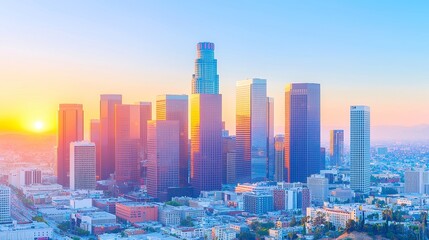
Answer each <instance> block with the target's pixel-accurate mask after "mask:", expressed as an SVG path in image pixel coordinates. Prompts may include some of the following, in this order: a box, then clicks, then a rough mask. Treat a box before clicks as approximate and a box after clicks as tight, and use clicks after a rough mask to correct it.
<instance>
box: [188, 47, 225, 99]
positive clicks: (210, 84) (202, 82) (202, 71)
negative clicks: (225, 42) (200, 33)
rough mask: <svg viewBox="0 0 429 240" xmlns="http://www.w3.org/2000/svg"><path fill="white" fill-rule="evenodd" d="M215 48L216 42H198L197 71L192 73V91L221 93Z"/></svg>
mask: <svg viewBox="0 0 429 240" xmlns="http://www.w3.org/2000/svg"><path fill="white" fill-rule="evenodd" d="M214 49H215V45H214V43H210V42H200V43H198V44H197V59H195V73H194V74H193V75H192V93H200V94H219V75H218V74H217V60H216V59H215V58H214Z"/></svg>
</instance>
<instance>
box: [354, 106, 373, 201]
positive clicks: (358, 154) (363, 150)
mask: <svg viewBox="0 0 429 240" xmlns="http://www.w3.org/2000/svg"><path fill="white" fill-rule="evenodd" d="M369 164H370V109H369V107H367V106H351V107H350V170H351V175H350V188H351V189H352V190H354V191H356V192H360V193H364V194H368V193H369V186H370V177H371V173H370V167H369Z"/></svg>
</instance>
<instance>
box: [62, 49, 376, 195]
mask: <svg viewBox="0 0 429 240" xmlns="http://www.w3.org/2000/svg"><path fill="white" fill-rule="evenodd" d="M214 50H215V45H214V44H213V43H209V42H201V43H198V44H197V58H196V60H195V66H194V67H195V71H194V74H193V76H192V91H191V95H190V96H188V95H173V94H163V95H159V96H158V97H157V99H156V104H155V107H156V109H155V112H156V116H155V118H154V117H152V103H151V102H140V103H136V104H124V103H123V102H122V95H118V94H103V95H101V96H100V115H99V119H93V120H91V127H90V130H91V138H90V140H91V142H82V140H83V107H82V105H80V104H61V105H60V108H59V112H58V115H59V122H58V128H59V133H58V135H59V136H58V161H57V175H58V182H59V183H60V184H62V185H63V186H65V187H71V188H74V189H92V188H95V181H96V180H112V181H114V183H115V186H116V189H117V191H118V192H126V191H131V190H135V189H137V188H139V187H140V186H141V185H146V189H147V192H148V194H149V195H150V196H152V197H155V198H157V199H159V200H162V201H165V200H168V199H170V198H171V197H172V196H180V195H185V194H188V193H189V189H193V192H194V195H198V194H199V193H200V191H210V190H220V189H221V188H222V184H236V183H245V182H257V181H265V180H274V181H286V182H306V181H307V179H308V178H309V177H310V176H311V175H313V174H318V173H319V172H320V170H321V169H324V168H325V166H326V163H325V159H326V157H325V148H321V144H320V131H321V129H320V115H321V111H320V85H319V84H316V83H291V84H288V85H287V86H286V89H285V113H284V114H285V125H284V126H285V132H284V135H277V136H274V99H273V98H270V97H269V96H267V80H266V79H261V78H250V79H246V80H241V81H238V82H237V84H236V136H230V135H229V133H228V131H226V130H225V127H224V122H222V95H221V94H219V75H218V73H217V59H215V56H214ZM188 106H190V109H189V110H188ZM189 137H190V140H189ZM189 144H190V145H189ZM343 151H344V131H343V130H333V131H331V144H330V148H329V159H330V164H331V165H333V166H339V165H341V164H343V163H344V156H343V155H344V152H343ZM368 154H369V108H367V107H363V106H352V108H351V159H350V162H351V171H352V179H351V181H352V188H353V189H355V190H358V191H361V192H362V193H367V192H368V188H369V175H368V174H369V173H368V170H369V169H368V167H369V156H368ZM83 158H84V159H83Z"/></svg>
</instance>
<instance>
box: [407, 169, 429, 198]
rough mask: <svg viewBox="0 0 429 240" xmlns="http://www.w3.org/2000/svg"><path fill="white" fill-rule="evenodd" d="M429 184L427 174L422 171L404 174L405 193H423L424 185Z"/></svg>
mask: <svg viewBox="0 0 429 240" xmlns="http://www.w3.org/2000/svg"><path fill="white" fill-rule="evenodd" d="M426 184H429V172H427V171H424V170H423V169H416V170H415V171H411V170H410V171H406V172H405V184H404V192H405V193H420V194H423V193H425V185H426Z"/></svg>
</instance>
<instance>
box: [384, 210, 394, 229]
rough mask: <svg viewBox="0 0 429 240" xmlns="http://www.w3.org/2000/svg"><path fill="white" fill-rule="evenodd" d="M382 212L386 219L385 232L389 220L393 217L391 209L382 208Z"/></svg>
mask: <svg viewBox="0 0 429 240" xmlns="http://www.w3.org/2000/svg"><path fill="white" fill-rule="evenodd" d="M382 214H383V219H384V220H386V232H387V231H388V229H389V221H391V220H392V218H393V213H392V209H390V208H386V209H384V210H383V212H382Z"/></svg>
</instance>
